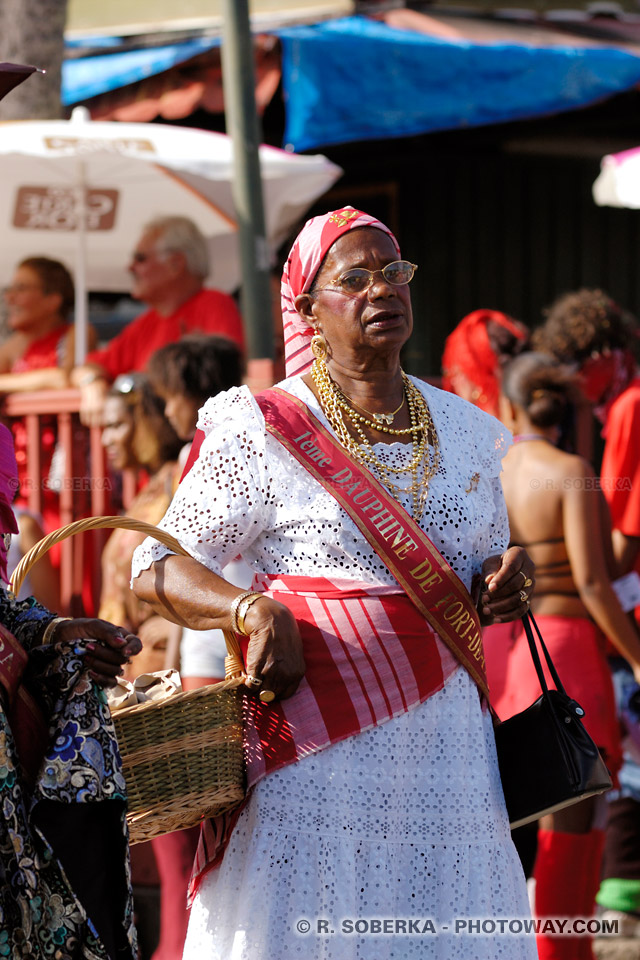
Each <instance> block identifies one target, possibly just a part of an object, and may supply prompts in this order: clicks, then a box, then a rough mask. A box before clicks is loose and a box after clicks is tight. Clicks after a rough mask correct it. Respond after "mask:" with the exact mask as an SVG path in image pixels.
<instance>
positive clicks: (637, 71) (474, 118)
mask: <svg viewBox="0 0 640 960" xmlns="http://www.w3.org/2000/svg"><path fill="white" fill-rule="evenodd" d="M278 35H279V36H280V38H281V40H282V44H283V62H282V71H283V89H284V97H285V107H286V131H285V140H286V143H287V144H291V146H292V147H293V149H294V150H296V151H300V150H310V149H316V148H318V147H323V146H328V145H330V144H337V143H347V142H350V141H355V140H379V139H383V138H387V137H405V136H414V135H416V134H421V133H429V132H435V131H438V130H455V129H460V128H465V127H477V126H482V125H486V124H494V123H505V122H507V121H511V120H524V119H529V118H532V117H537V116H542V115H544V114H551V113H559V112H562V111H566V110H573V109H575V108H577V107H584V106H588V105H589V104H592V103H595V102H596V101H598V100H601V99H603V98H606V97H609V96H612V95H614V94H616V93H621V92H623V91H625V90H629V89H630V88H632V87H633V86H635V85H636V84H637V83H640V57H639V56H635V55H634V54H633V53H630V52H627V51H626V50H622V49H618V48H616V47H615V46H613V45H612V46H603V45H598V46H584V45H582V46H570V45H567V46H547V47H543V46H530V45H528V46H524V45H519V44H516V43H482V44H479V43H473V42H469V41H464V40H443V39H439V38H433V37H430V36H427V35H425V34H423V33H413V32H411V31H408V30H396V29H392V28H391V27H389V26H387V25H386V24H384V23H380V22H377V21H373V20H368V19H366V18H364V17H348V18H345V19H340V20H332V21H328V22H325V23H319V24H316V25H314V26H308V27H307V26H301V27H291V28H287V29H284V30H279V31H278Z"/></svg>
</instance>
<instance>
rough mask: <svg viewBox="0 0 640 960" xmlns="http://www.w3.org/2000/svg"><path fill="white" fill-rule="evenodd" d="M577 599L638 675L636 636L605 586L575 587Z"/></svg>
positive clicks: (610, 589) (638, 637) (639, 654)
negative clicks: (577, 593) (578, 594)
mask: <svg viewBox="0 0 640 960" xmlns="http://www.w3.org/2000/svg"><path fill="white" fill-rule="evenodd" d="M579 593H580V599H581V600H582V602H583V603H584V605H585V607H586V608H587V610H588V611H589V613H590V614H591V617H592V618H593V619H594V620H595V622H596V623H597V625H598V626H599V627H600V629H601V630H602V632H603V633H604V634H605V635H606V636H607V637H608V639H609V640H610V641H611V643H612V644H613V645H614V647H615V648H616V649H617V650H618V651H619V652H620V653H621V654H622V656H623V657H624V658H625V659H626V660H628V661H629V663H630V664H631V665H632V666H634V667H635V668H636V671H638V672H640V635H639V634H638V631H637V630H636V628H635V627H634V626H633V624H632V623H631V620H630V619H629V617H628V616H627V614H626V613H625V612H624V610H623V609H622V607H621V606H620V602H619V600H618V597H617V596H616V593H615V591H614V589H613V587H612V586H611V584H610V583H609V582H604V583H592V584H588V585H585V586H582V587H579Z"/></svg>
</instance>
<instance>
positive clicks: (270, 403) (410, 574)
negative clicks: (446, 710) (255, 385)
mask: <svg viewBox="0 0 640 960" xmlns="http://www.w3.org/2000/svg"><path fill="white" fill-rule="evenodd" d="M255 399H256V402H257V403H258V405H259V406H260V409H261V410H262V413H263V415H264V419H265V423H266V426H267V430H268V431H269V433H270V434H271V435H272V436H273V437H275V438H276V439H277V440H278V441H279V442H280V443H281V444H282V445H283V446H284V447H286V449H287V450H288V451H289V453H291V455H292V456H293V457H295V458H296V460H297V461H298V462H299V463H301V464H302V466H304V467H305V468H306V469H307V470H308V471H309V473H311V474H312V476H314V477H315V479H316V480H317V481H318V482H319V483H320V484H322V486H323V487H324V489H325V490H327V492H328V493H330V494H331V495H332V496H334V497H335V498H336V500H337V501H338V503H339V504H340V506H341V507H342V508H343V510H345V512H346V513H348V514H349V516H350V517H351V519H352V520H353V522H354V523H355V524H356V526H357V527H358V529H359V530H360V532H361V533H362V534H363V536H364V537H365V539H366V540H367V542H368V543H369V545H370V546H371V548H372V549H373V550H374V551H375V553H376V554H377V555H378V556H379V557H380V559H381V560H382V561H383V562H384V563H385V564H386V566H387V567H388V569H389V571H390V572H391V573H392V574H393V576H394V577H395V578H396V580H397V581H398V583H399V584H400V586H401V587H402V588H403V589H404V590H405V592H406V594H407V596H408V597H409V598H410V599H411V600H412V602H413V603H414V604H415V606H416V608H417V609H418V610H419V611H420V613H421V614H422V615H423V616H424V617H425V619H426V620H427V621H428V623H429V624H430V625H431V626H432V627H433V629H434V630H435V631H436V632H437V634H438V636H439V637H440V638H441V639H442V640H443V642H444V643H445V644H446V645H447V646H448V648H449V649H450V650H451V652H452V653H453V654H454V656H455V657H456V659H457V660H458V662H459V663H460V664H462V666H463V667H464V668H465V669H466V670H467V671H468V672H469V674H470V676H471V677H472V678H473V680H474V681H475V683H476V684H477V685H478V688H479V689H480V690H481V691H482V693H483V694H484V695H485V697H486V698H487V700H488V699H489V690H488V686H487V679H486V674H485V662H484V651H483V647H482V628H481V626H480V620H479V617H478V612H477V610H476V609H475V607H474V606H473V603H472V601H471V597H470V595H469V591H468V590H467V588H466V587H465V585H464V584H463V583H462V581H461V580H460V578H459V577H458V575H457V574H456V573H455V572H454V571H453V570H452V569H451V567H450V566H449V564H448V563H447V561H446V560H445V559H444V557H443V556H442V554H441V553H440V552H439V551H438V550H437V549H436V547H435V546H434V545H433V544H432V543H431V541H430V540H429V538H428V537H427V536H426V534H425V533H423V531H422V530H421V529H420V527H419V526H418V524H417V523H416V522H415V521H414V520H413V519H412V517H410V516H409V514H408V513H407V511H406V510H405V509H404V508H403V507H401V506H400V504H398V503H397V502H396V501H395V500H394V499H393V497H391V495H390V494H389V493H388V491H387V490H386V489H385V488H384V487H383V486H382V484H381V483H379V482H378V480H376V478H375V477H374V476H373V474H372V473H371V472H370V471H368V470H366V469H365V468H364V467H362V466H360V465H359V464H357V463H356V462H355V461H354V460H353V459H352V458H351V457H350V456H349V455H348V454H347V453H346V452H345V450H344V448H343V447H341V446H340V444H339V443H338V442H337V441H336V440H335V439H334V438H333V437H332V436H331V434H330V433H329V432H328V431H327V430H326V429H325V427H324V426H323V425H322V424H321V423H320V421H319V420H318V419H317V418H316V417H314V415H313V414H312V413H311V411H310V410H309V408H308V407H307V406H306V404H305V403H303V402H302V400H299V399H298V398H297V397H293V396H291V394H288V393H286V392H285V391H284V390H280V389H279V388H277V387H276V388H274V389H271V390H265V391H264V392H263V393H261V394H259V395H258V396H256V398H255Z"/></svg>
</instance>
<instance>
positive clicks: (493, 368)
mask: <svg viewBox="0 0 640 960" xmlns="http://www.w3.org/2000/svg"><path fill="white" fill-rule="evenodd" d="M489 322H492V323H495V324H497V325H498V326H499V327H503V328H504V329H505V330H508V331H509V333H511V334H513V336H514V337H516V339H517V340H525V339H526V338H527V334H526V332H525V331H524V330H523V328H522V327H521V326H520V325H519V324H517V323H515V322H514V321H513V320H511V319H510V318H509V317H507V316H506V314H504V313H500V312H499V311H498V310H474V312H473V313H469V314H467V316H466V317H464V318H463V319H462V320H461V321H460V323H459V324H458V326H457V327H456V328H455V330H454V331H453V333H450V334H449V336H448V337H447V339H446V341H445V345H444V353H443V354H442V386H443V387H444V389H445V390H449V391H450V392H451V393H457V394H458V396H460V397H464V399H465V400H470V401H471V403H474V404H475V405H476V406H477V407H480V408H481V409H482V410H485V411H486V412H487V413H491V414H493V416H497V413H498V396H499V394H500V358H499V356H498V355H497V354H496V352H495V351H494V349H493V347H492V346H491V341H490V339H489V333H488V331H487V326H488V324H489Z"/></svg>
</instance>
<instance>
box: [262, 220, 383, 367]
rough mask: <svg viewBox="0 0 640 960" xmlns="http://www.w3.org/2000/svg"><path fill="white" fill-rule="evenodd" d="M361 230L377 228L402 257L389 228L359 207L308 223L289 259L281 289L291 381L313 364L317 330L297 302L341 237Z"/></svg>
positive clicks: (286, 361)
mask: <svg viewBox="0 0 640 960" xmlns="http://www.w3.org/2000/svg"><path fill="white" fill-rule="evenodd" d="M357 227H375V229H376V230H382V231H384V233H387V234H388V235H389V236H390V237H391V239H392V240H393V243H394V245H395V248H396V251H397V253H398V256H400V247H399V245H398V241H397V240H396V238H395V237H394V235H393V233H392V232H391V230H390V229H389V227H386V226H385V225H384V223H382V222H381V221H380V220H376V219H375V217H370V216H369V215H368V214H366V213H363V212H362V211H361V210H356V209H355V207H350V206H346V207H341V208H340V209H339V210H332V211H331V212H330V213H325V214H323V215H322V216H320V217H313V218H312V219H311V220H308V221H307V222H306V223H305V225H304V227H303V228H302V230H301V231H300V233H299V234H298V236H297V237H296V240H295V242H294V244H293V246H292V248H291V251H290V253H289V256H288V257H287V262H286V263H285V265H284V269H283V271H282V283H281V288H280V294H281V302H282V325H283V330H284V355H285V369H286V374H287V377H294V376H296V374H300V373H305V372H306V371H307V370H308V369H309V367H310V366H311V364H312V363H313V355H312V353H311V337H312V336H313V328H312V327H311V326H310V325H309V324H308V323H307V321H306V320H304V319H303V318H302V317H301V316H300V314H299V313H298V311H297V310H296V308H295V299H296V297H297V296H299V295H300V294H301V293H306V292H307V290H309V288H310V287H311V284H312V283H313V280H314V278H315V275H316V273H317V272H318V269H319V267H320V265H321V263H322V261H323V260H324V258H325V256H326V254H327V252H328V250H329V249H330V247H331V246H333V244H334V243H335V242H336V240H337V239H338V237H341V236H342V234H343V233H346V232H347V231H348V230H354V229H356V228H357Z"/></svg>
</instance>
